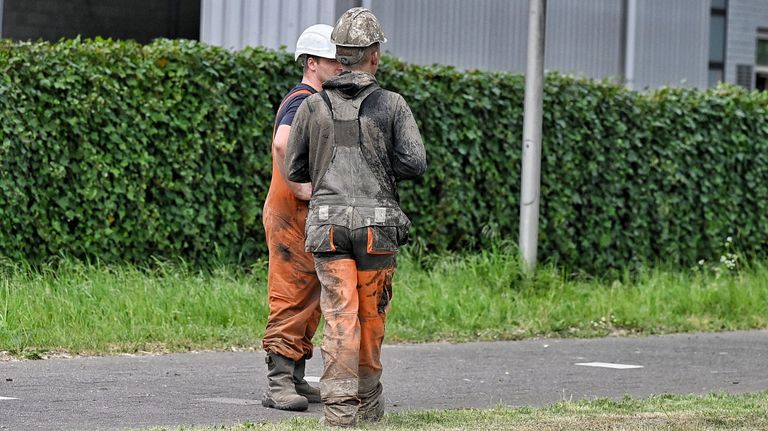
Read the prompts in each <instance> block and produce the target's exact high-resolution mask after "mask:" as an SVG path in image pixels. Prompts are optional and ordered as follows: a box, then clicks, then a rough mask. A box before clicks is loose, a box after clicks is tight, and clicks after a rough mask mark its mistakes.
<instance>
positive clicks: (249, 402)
mask: <svg viewBox="0 0 768 431" xmlns="http://www.w3.org/2000/svg"><path fill="white" fill-rule="evenodd" d="M200 401H208V402H210V403H221V404H237V405H240V406H249V405H253V404H261V401H256V400H243V399H240V398H203V399H201V400H200Z"/></svg>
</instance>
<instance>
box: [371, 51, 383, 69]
mask: <svg viewBox="0 0 768 431" xmlns="http://www.w3.org/2000/svg"><path fill="white" fill-rule="evenodd" d="M380 57H381V51H380V50H378V49H377V50H376V51H373V53H371V65H372V66H378V65H379V59H380Z"/></svg>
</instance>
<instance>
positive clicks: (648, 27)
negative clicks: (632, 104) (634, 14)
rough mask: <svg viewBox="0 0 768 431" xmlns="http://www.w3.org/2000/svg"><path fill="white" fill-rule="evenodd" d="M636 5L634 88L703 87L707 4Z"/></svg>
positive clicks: (653, 1)
mask: <svg viewBox="0 0 768 431" xmlns="http://www.w3.org/2000/svg"><path fill="white" fill-rule="evenodd" d="M765 1H768V0H765ZM637 4H638V22H637V57H636V58H635V68H636V70H635V73H636V76H635V87H634V88H635V89H638V90H640V89H643V88H653V87H658V86H661V85H672V86H692V87H698V88H706V87H707V69H708V65H709V14H710V11H709V1H706V0H638V2H637Z"/></svg>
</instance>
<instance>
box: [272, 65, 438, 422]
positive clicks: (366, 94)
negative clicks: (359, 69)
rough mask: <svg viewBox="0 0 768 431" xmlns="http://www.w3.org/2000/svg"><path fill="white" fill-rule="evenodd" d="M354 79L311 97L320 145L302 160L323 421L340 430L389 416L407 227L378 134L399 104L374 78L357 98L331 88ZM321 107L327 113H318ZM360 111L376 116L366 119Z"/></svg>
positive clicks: (390, 153) (389, 155)
mask: <svg viewBox="0 0 768 431" xmlns="http://www.w3.org/2000/svg"><path fill="white" fill-rule="evenodd" d="M349 76H350V75H349V74H347V75H346V78H345V75H344V74H342V75H341V76H340V77H339V78H338V81H336V82H333V81H332V82H330V85H328V86H324V87H325V88H326V89H327V90H326V91H323V92H321V93H319V94H318V95H315V96H313V97H314V100H315V104H314V108H311V110H314V111H315V113H314V114H312V115H314V117H311V118H312V121H311V123H312V124H313V126H312V127H314V130H310V132H309V134H310V135H311V136H313V137H314V139H316V140H318V141H320V142H319V143H313V144H309V146H308V151H307V154H305V156H304V157H305V158H307V159H308V160H309V163H308V165H309V169H308V170H310V171H311V174H310V175H311V179H312V186H313V193H312V199H311V200H310V208H309V214H308V217H307V225H306V237H307V239H306V250H307V251H309V252H312V253H313V254H314V257H315V268H316V270H317V275H318V278H319V279H320V283H321V286H322V287H321V295H320V308H321V310H322V312H323V316H324V318H325V328H324V330H323V343H322V353H323V361H324V365H325V369H324V372H323V375H322V377H321V379H320V391H321V396H322V400H323V403H324V405H325V417H326V419H328V420H329V421H330V422H331V423H333V424H342V425H344V424H349V425H351V424H354V423H355V421H356V420H357V418H358V417H359V418H360V419H363V420H365V419H371V420H376V419H378V418H380V417H381V415H382V414H383V410H384V404H383V402H384V400H383V397H382V396H381V393H382V385H381V382H380V377H381V372H382V367H381V360H380V358H381V344H382V341H383V339H384V321H385V318H386V313H387V310H388V308H389V300H390V299H391V297H392V276H393V274H394V271H395V253H396V252H397V249H398V246H399V245H401V244H403V243H405V242H406V239H407V235H408V230H409V227H410V222H409V220H408V218H407V217H406V215H405V214H404V213H403V211H402V210H401V209H400V205H399V199H398V196H397V191H396V183H395V182H396V179H397V175H396V173H395V172H394V171H393V166H392V164H393V163H392V159H393V158H395V157H397V156H396V155H395V153H396V151H395V149H393V143H392V142H387V140H386V139H382V138H383V137H384V134H381V133H379V132H380V131H381V130H384V129H385V128H387V127H391V123H394V121H393V120H392V117H393V115H392V112H387V105H392V104H391V103H390V104H387V103H384V102H383V101H386V100H392V97H389V96H391V95H394V94H395V93H389V92H387V93H388V94H381V93H382V92H386V91H385V90H382V89H380V88H379V87H378V85H376V84H375V80H374V81H373V82H374V83H373V84H371V85H368V86H366V87H364V89H362V90H360V91H359V93H357V94H356V95H355V97H354V98H349V97H344V96H343V94H342V93H340V92H339V91H333V88H334V84H337V83H339V82H342V83H343V82H344V80H345V79H347V80H350V79H352V78H349ZM368 76H369V77H371V79H372V76H371V75H368ZM327 84H328V83H327ZM329 87H330V88H329ZM383 96H386V97H383ZM318 97H321V98H322V105H324V106H320V105H321V104H320V103H319V102H318V99H317V98H318ZM397 97H398V98H399V99H397V100H398V101H402V98H400V97H399V95H398V96H397ZM308 100H309V99H308ZM404 103H405V102H404V101H402V104H404ZM321 109H322V110H323V111H324V112H317V111H319V110H321ZM301 110H302V109H300V110H299V113H297V119H298V117H299V116H301V115H302V112H301ZM390 111H391V109H390ZM361 112H367V113H368V114H369V115H368V116H366V118H365V119H364V120H361ZM407 113H408V115H409V116H410V119H409V121H410V122H412V125H411V123H410V122H409V123H408V124H409V126H410V127H411V128H413V129H415V131H416V132H415V133H416V135H417V137H416V138H414V139H413V141H414V147H415V148H417V151H416V153H417V154H415V155H412V157H411V156H409V157H411V158H414V159H415V160H416V164H417V165H418V166H416V168H414V169H416V171H418V174H419V175H420V174H421V172H423V170H424V169H425V168H426V158H425V155H424V150H423V144H422V143H421V137H420V135H418V128H417V127H415V121H413V118H412V115H411V114H410V110H408V112H407ZM362 123H365V125H366V126H361V124H362ZM369 126H370V129H369V128H366V129H365V130H362V128H363V127H369ZM306 139H309V137H307V138H306ZM291 145H292V143H291V142H289V149H288V153H291V151H292V149H291ZM294 150H295V149H294ZM289 157H291V156H290V155H288V154H287V155H286V172H289V174H288V177H289V179H291V180H292V181H294V180H295V179H294V178H299V177H301V175H296V176H295V177H294V178H292V177H291V175H292V174H291V172H292V171H294V172H293V175H295V174H296V171H295V169H290V168H289V167H290V166H291V160H290V159H289ZM294 168H295V166H294Z"/></svg>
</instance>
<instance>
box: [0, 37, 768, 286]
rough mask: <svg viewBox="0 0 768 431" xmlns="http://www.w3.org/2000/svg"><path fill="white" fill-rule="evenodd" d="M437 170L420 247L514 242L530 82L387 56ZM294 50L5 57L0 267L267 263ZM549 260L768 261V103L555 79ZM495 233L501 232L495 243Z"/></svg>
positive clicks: (410, 197) (612, 264) (714, 93)
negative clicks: (729, 245)
mask: <svg viewBox="0 0 768 431" xmlns="http://www.w3.org/2000/svg"><path fill="white" fill-rule="evenodd" d="M378 77H379V79H380V81H381V83H382V85H383V86H384V87H386V88H389V89H391V90H394V91H398V92H400V93H402V94H403V95H404V96H405V98H406V100H407V101H408V102H409V103H410V105H411V108H412V110H413V111H414V114H415V116H416V118H417V120H418V122H419V125H420V127H421V131H422V134H423V136H424V139H425V143H426V146H427V154H428V158H429V168H428V172H427V174H426V175H425V176H424V177H423V178H422V179H420V180H419V181H417V182H415V183H404V184H402V185H401V196H402V200H403V205H404V207H405V209H406V212H407V213H408V214H409V216H411V218H412V219H413V226H414V231H413V237H414V241H415V242H416V244H417V245H418V246H419V247H420V248H421V249H422V250H426V251H428V252H431V251H442V250H461V249H467V248H469V249H478V248H482V247H487V246H488V245H489V238H495V237H501V238H507V239H511V240H512V241H514V240H515V239H516V237H517V229H518V213H519V196H520V164H521V157H520V156H521V144H520V142H521V136H522V119H523V94H524V82H523V78H522V76H520V75H513V74H506V73H483V72H477V71H470V72H460V71H457V70H455V69H452V68H449V67H440V66H431V67H422V66H415V65H408V64H405V63H403V62H400V61H398V60H396V59H393V58H391V57H385V61H384V63H383V64H382V67H381V69H380V72H379V74H378ZM299 78H300V70H299V68H298V67H297V66H296V65H295V63H294V62H293V61H292V58H291V56H290V54H288V53H285V52H282V51H277V52H276V51H270V50H264V49H253V50H246V51H243V52H237V53H232V52H229V51H226V50H222V49H219V48H214V47H210V46H206V45H204V44H200V43H197V42H190V41H168V40H158V41H156V42H154V43H152V44H150V45H147V46H141V45H138V44H135V43H131V42H115V41H105V40H98V39H97V40H93V41H91V40H89V41H82V40H79V39H75V40H70V41H62V42H59V43H57V44H47V43H33V44H28V43H12V42H9V41H3V42H0V122H1V124H0V255H4V256H8V257H11V258H14V259H25V260H30V261H40V260H45V259H47V258H49V257H50V256H54V255H59V254H64V255H68V256H76V257H80V258H94V257H95V258H98V259H102V260H106V261H123V260H127V261H134V262H142V261H147V260H148V259H149V258H150V257H151V256H164V257H182V258H183V259H185V260H188V261H190V262H199V263H204V262H212V261H221V260H222V259H224V260H227V261H234V262H242V263H250V262H252V261H254V260H255V259H256V258H258V257H260V256H263V255H264V254H265V249H266V247H265V245H264V240H263V230H262V227H261V206H262V202H263V199H264V197H265V196H266V191H267V189H268V187H269V180H270V172H271V160H270V139H271V133H272V121H273V117H274V111H275V108H276V106H277V104H278V103H279V101H280V99H281V98H282V96H283V94H284V93H285V92H286V91H287V90H288V89H289V88H290V87H292V86H293V85H294V84H295V83H297V82H298V80H299ZM544 103H545V105H544V108H545V114H544V142H543V152H542V154H543V159H542V184H541V226H540V252H539V255H540V256H541V257H542V258H543V259H545V260H550V261H554V262H559V263H560V264H562V265H565V266H567V267H569V268H572V269H580V270H585V271H590V272H600V271H603V270H606V269H612V268H620V267H626V266H640V265H645V264H654V263H655V262H657V261H664V262H666V263H671V264H678V265H691V264H693V263H694V262H696V261H697V260H699V259H716V258H717V256H719V252H720V251H721V250H720V244H722V243H723V241H724V239H725V238H726V237H728V236H732V237H733V238H734V247H735V248H736V249H738V250H739V251H742V252H744V253H746V254H748V255H753V254H764V252H765V250H766V249H767V247H766V246H768V230H766V229H765V226H768V112H767V111H768V94H764V93H757V92H753V93H748V92H745V91H742V90H739V89H737V88H734V87H728V86H722V87H718V88H717V89H713V90H709V91H706V92H701V91H697V90H690V89H661V90H658V91H653V92H647V93H635V92H630V91H627V90H625V89H623V88H622V87H620V86H616V85H613V84H610V83H606V82H594V81H590V80H585V79H578V78H573V77H569V76H561V75H557V74H550V75H549V76H548V77H547V81H546V85H545V100H544ZM481 232H485V233H490V235H483V234H481Z"/></svg>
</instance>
